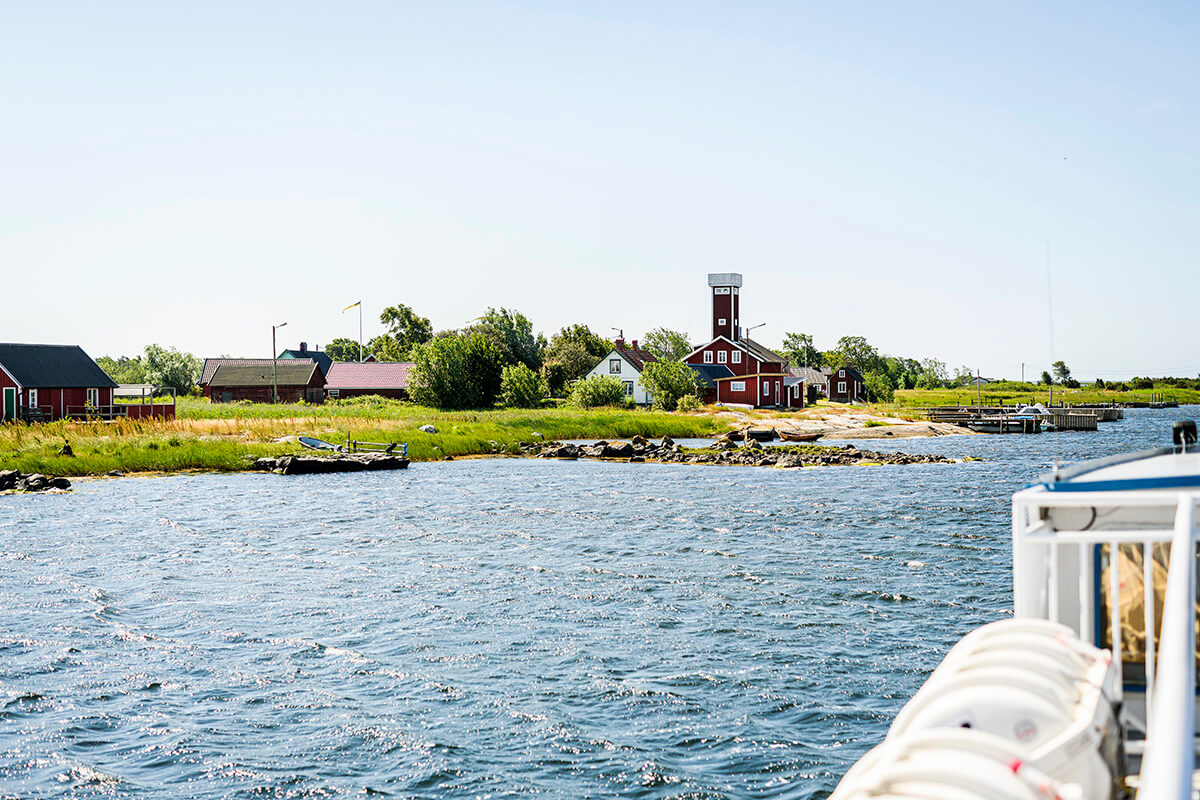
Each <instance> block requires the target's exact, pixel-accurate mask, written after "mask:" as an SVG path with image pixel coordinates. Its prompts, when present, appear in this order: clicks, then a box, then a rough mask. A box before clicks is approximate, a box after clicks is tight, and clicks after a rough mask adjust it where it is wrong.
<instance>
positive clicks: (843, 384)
mask: <svg viewBox="0 0 1200 800" xmlns="http://www.w3.org/2000/svg"><path fill="white" fill-rule="evenodd" d="M845 393H846V382H845V381H838V394H845Z"/></svg>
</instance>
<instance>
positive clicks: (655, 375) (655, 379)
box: [642, 361, 699, 411]
mask: <svg viewBox="0 0 1200 800" xmlns="http://www.w3.org/2000/svg"><path fill="white" fill-rule="evenodd" d="M698 380H699V378H698V377H697V375H696V371H695V370H694V369H692V368H691V367H689V366H688V365H687V364H684V363H683V362H682V361H652V362H650V363H649V364H647V365H646V367H645V368H644V369H643V370H642V387H643V388H644V389H645V390H646V391H647V392H649V393H650V395H651V396H652V397H653V398H654V408H655V409H657V410H661V411H674V410H675V407H676V406H677V405H678V404H679V398H681V397H683V396H684V395H687V394H693V395H694V394H696V392H697V390H698V389H699V384H698Z"/></svg>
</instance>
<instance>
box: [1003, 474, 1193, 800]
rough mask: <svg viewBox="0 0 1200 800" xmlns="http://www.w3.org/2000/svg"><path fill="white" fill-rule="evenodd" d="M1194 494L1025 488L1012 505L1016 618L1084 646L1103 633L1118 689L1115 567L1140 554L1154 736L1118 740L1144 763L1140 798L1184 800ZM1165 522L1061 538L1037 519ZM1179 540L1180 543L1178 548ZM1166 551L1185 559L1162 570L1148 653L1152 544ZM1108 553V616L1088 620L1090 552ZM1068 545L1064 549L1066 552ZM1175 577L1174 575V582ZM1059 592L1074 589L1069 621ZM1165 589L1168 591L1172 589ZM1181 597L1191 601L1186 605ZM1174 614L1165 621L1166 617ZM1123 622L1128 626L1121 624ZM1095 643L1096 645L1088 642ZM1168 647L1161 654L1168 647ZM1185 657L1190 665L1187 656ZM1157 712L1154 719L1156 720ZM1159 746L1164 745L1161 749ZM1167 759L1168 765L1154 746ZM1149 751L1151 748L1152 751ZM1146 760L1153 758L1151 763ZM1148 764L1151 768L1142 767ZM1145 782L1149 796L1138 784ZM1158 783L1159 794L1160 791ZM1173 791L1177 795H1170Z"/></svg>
mask: <svg viewBox="0 0 1200 800" xmlns="http://www.w3.org/2000/svg"><path fill="white" fill-rule="evenodd" d="M1198 502H1200V494H1183V495H1174V496H1171V497H1164V496H1163V495H1162V494H1157V495H1156V494H1154V493H1132V494H1125V493H1122V494H1120V495H1119V496H1115V495H1113V494H1108V493H1104V494H1101V493H1092V492H1080V493H1066V492H1064V493H1057V492H1040V491H1036V490H1027V491H1026V492H1022V493H1020V494H1018V495H1017V497H1016V498H1014V505H1013V567H1014V569H1013V602H1014V609H1015V613H1016V615H1017V616H1036V617H1042V618H1045V619H1049V620H1052V621H1054V622H1061V623H1065V624H1068V625H1071V626H1072V627H1074V628H1075V629H1076V630H1077V631H1078V632H1079V634H1080V635H1081V636H1082V637H1083V638H1085V639H1091V638H1092V631H1093V630H1094V629H1095V628H1094V626H1096V627H1098V626H1101V625H1103V626H1104V627H1105V628H1107V633H1108V642H1109V643H1110V644H1111V647H1112V653H1113V666H1114V668H1115V671H1116V678H1117V685H1118V686H1122V685H1123V680H1124V675H1123V674H1122V673H1123V662H1124V658H1123V656H1122V628H1123V626H1122V620H1121V610H1120V602H1119V597H1120V583H1121V580H1120V559H1119V557H1118V555H1117V554H1118V553H1119V549H1120V547H1121V546H1122V545H1127V546H1128V545H1133V546H1138V547H1140V549H1141V552H1142V589H1143V597H1142V608H1143V609H1144V619H1143V622H1144V625H1145V627H1144V631H1145V632H1147V633H1144V634H1143V635H1144V637H1145V679H1146V694H1145V717H1144V724H1145V726H1146V728H1147V730H1151V729H1152V730H1155V731H1157V732H1158V733H1157V734H1156V736H1155V741H1157V742H1158V743H1159V744H1157V745H1156V744H1153V743H1152V742H1151V741H1149V736H1148V737H1147V741H1145V742H1140V741H1127V742H1126V749H1127V752H1130V753H1134V754H1138V753H1141V754H1142V755H1143V761H1142V763H1143V765H1148V766H1147V767H1145V768H1143V769H1142V770H1141V777H1140V778H1139V781H1138V783H1139V785H1140V786H1142V787H1143V788H1142V789H1141V790H1140V791H1139V793H1138V798H1139V800H1142V799H1143V798H1150V799H1151V800H1165V799H1166V798H1170V797H1193V794H1192V793H1191V783H1192V771H1193V769H1194V753H1195V719H1194V716H1195V711H1194V708H1195V706H1194V699H1195V688H1194V687H1195V661H1194V659H1195V652H1196V651H1195V621H1196V616H1195V607H1196V594H1195V587H1196V575H1195V570H1196V558H1195V544H1194V542H1195V539H1196V536H1195V534H1196V512H1195V509H1196V505H1197V503H1198ZM1171 506H1174V512H1175V513H1174V520H1173V524H1172V523H1167V522H1165V521H1164V523H1163V524H1162V525H1158V526H1150V527H1138V528H1127V529H1115V528H1108V529H1103V530H1091V529H1089V528H1090V525H1091V523H1088V524H1087V525H1085V526H1084V529H1083V530H1063V529H1058V528H1056V527H1053V526H1051V525H1050V524H1049V523H1048V522H1047V521H1046V513H1045V512H1046V511H1047V510H1049V509H1055V510H1058V509H1089V508H1090V509H1092V510H1095V509H1096V508H1097V507H1123V508H1133V507H1145V508H1158V509H1164V511H1165V514H1166V515H1168V516H1169V515H1170V510H1169V509H1170V507H1171ZM1179 542H1182V544H1178V543H1179ZM1166 543H1171V545H1172V549H1171V552H1172V555H1173V554H1175V553H1184V554H1186V557H1184V558H1178V559H1176V558H1172V559H1171V560H1170V566H1169V568H1168V570H1169V571H1168V585H1167V590H1166V592H1165V593H1164V594H1165V596H1164V617H1166V619H1164V624H1163V626H1162V628H1161V633H1160V636H1159V639H1160V642H1159V643H1158V645H1157V646H1156V642H1155V636H1154V634H1153V631H1154V630H1155V629H1156V625H1157V622H1156V610H1155V606H1156V604H1155V579H1154V568H1155V561H1154V546H1155V545H1156V544H1166ZM1094 545H1107V546H1108V551H1109V553H1110V554H1111V555H1110V557H1109V559H1108V565H1107V569H1106V570H1105V574H1103V575H1097V576H1096V577H1097V578H1098V579H1099V581H1101V582H1102V583H1103V584H1106V585H1107V587H1106V588H1107V596H1108V597H1109V598H1110V600H1109V603H1108V605H1109V609H1108V611H1109V613H1108V618H1107V619H1097V618H1094V617H1093V613H1094V612H1095V611H1096V610H1098V609H1096V604H1095V602H1094V598H1093V596H1092V593H1093V592H1094V591H1098V590H1099V586H1097V585H1094V584H1093V582H1092V581H1091V579H1090V578H1089V577H1088V576H1089V574H1090V572H1091V570H1092V561H1091V557H1090V552H1091V547H1092V546H1094ZM1068 547H1070V548H1071V551H1067V550H1066V548H1068ZM1060 552H1067V553H1071V554H1073V561H1074V563H1073V564H1072V565H1071V567H1073V569H1071V568H1064V567H1063V565H1062V563H1061V562H1062V561H1063V560H1064V558H1065V557H1064V556H1060ZM1176 576H1182V577H1180V578H1179V579H1178V580H1175V577H1176ZM1067 585H1075V586H1077V587H1078V589H1077V599H1076V605H1077V607H1076V608H1075V609H1074V610H1075V612H1076V614H1075V615H1074V616H1072V615H1071V613H1070V612H1069V611H1068V610H1065V609H1064V608H1063V607H1062V606H1063V601H1064V600H1065V599H1066V597H1065V596H1064V595H1063V591H1064V589H1065V587H1066V586H1067ZM1172 587H1173V588H1172ZM1189 598H1190V599H1189ZM1171 608H1174V609H1175V612H1174V616H1171V615H1170V614H1171V612H1170V611H1169V609H1171ZM1127 622H1128V621H1127ZM1096 644H1097V645H1099V644H1100V642H1096ZM1168 648H1170V649H1168ZM1189 653H1190V654H1192V656H1191V658H1188V657H1186V656H1187V654H1189ZM1160 712H1161V714H1162V718H1161V719H1160ZM1163 743H1165V744H1163ZM1160 747H1162V748H1164V749H1165V750H1166V751H1167V752H1168V753H1171V754H1173V759H1172V761H1171V762H1170V763H1166V762H1165V761H1164V760H1163V759H1165V758H1166V756H1165V755H1164V754H1163V752H1162V751H1161V750H1159V748H1160ZM1152 748H1153V750H1152ZM1151 752H1155V753H1158V755H1154V756H1153V761H1151V760H1150V758H1151ZM1149 765H1154V766H1153V768H1151V767H1150V766H1149ZM1152 774H1153V775H1154V776H1155V778H1154V781H1155V782H1154V783H1150V789H1151V790H1152V791H1153V792H1154V794H1150V793H1148V792H1147V789H1146V781H1147V780H1148V779H1149V778H1150V776H1151V775H1152ZM1164 783H1166V784H1167V786H1165V787H1164ZM1176 792H1182V794H1177V793H1176Z"/></svg>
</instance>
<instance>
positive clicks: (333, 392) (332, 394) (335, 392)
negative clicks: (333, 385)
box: [329, 389, 342, 397]
mask: <svg viewBox="0 0 1200 800" xmlns="http://www.w3.org/2000/svg"><path fill="white" fill-rule="evenodd" d="M341 393H342V390H341V389H330V390H329V396H330V397H337V396H338V395H340V394H341Z"/></svg>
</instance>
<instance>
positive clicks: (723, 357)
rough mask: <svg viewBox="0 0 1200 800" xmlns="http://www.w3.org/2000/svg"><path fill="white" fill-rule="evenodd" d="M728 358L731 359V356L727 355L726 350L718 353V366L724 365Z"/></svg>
mask: <svg viewBox="0 0 1200 800" xmlns="http://www.w3.org/2000/svg"><path fill="white" fill-rule="evenodd" d="M728 358H729V354H728V353H726V352H725V351H724V350H718V351H717V363H718V364H724V363H725V361H726V359H728Z"/></svg>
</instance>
